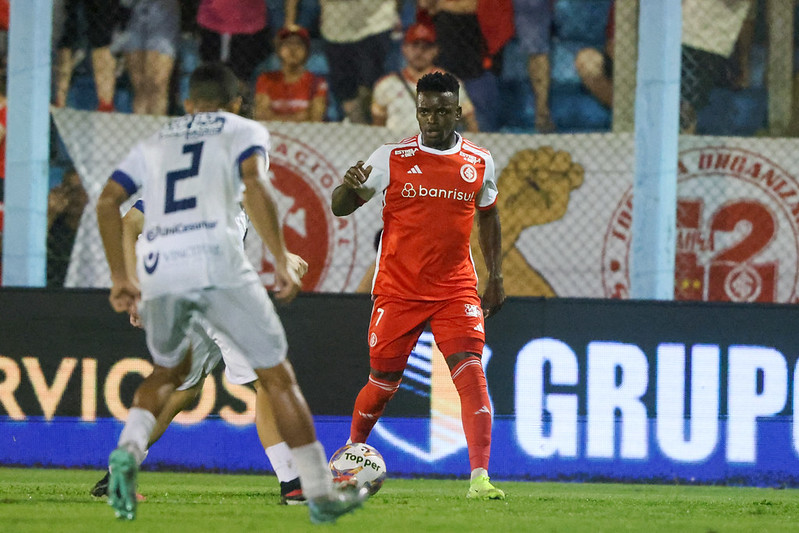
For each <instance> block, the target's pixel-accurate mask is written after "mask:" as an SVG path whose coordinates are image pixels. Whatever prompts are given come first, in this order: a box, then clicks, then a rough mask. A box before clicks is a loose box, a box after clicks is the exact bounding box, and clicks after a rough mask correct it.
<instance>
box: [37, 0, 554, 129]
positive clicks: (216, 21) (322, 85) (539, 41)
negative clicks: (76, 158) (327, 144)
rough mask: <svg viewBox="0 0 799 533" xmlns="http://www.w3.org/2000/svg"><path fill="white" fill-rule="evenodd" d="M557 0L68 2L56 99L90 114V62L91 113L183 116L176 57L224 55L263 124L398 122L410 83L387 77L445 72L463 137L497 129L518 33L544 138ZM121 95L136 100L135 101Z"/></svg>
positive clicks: (410, 78)
mask: <svg viewBox="0 0 799 533" xmlns="http://www.w3.org/2000/svg"><path fill="white" fill-rule="evenodd" d="M552 5H553V1H552V0H188V1H180V2H178V0H61V9H62V10H63V12H64V14H63V16H62V17H56V21H57V22H56V23H57V24H60V27H59V28H58V29H57V30H58V31H56V34H57V35H60V38H59V39H58V41H57V46H56V49H57V51H56V54H55V83H54V95H53V103H54V105H56V106H73V105H74V106H75V107H82V108H86V107H89V106H87V105H86V104H85V102H87V101H91V98H90V97H89V96H90V95H87V94H82V95H80V96H79V97H74V98H73V99H72V100H80V102H82V105H81V104H73V103H72V102H71V101H70V99H69V94H70V90H72V91H78V90H82V91H84V93H85V92H86V84H83V85H82V87H81V88H80V89H79V88H72V89H70V87H71V82H72V79H73V72H74V70H75V69H76V67H79V65H80V64H81V62H84V63H83V71H84V74H89V75H90V76H91V79H92V80H93V82H94V84H93V85H94V87H93V90H94V95H91V96H94V102H96V105H94V106H92V107H93V108H94V109H96V110H98V111H131V112H134V113H143V114H176V113H179V112H181V111H182V109H181V101H182V99H183V98H185V94H180V87H181V84H180V83H179V79H178V78H180V77H185V76H187V75H188V74H190V71H187V69H186V64H187V63H188V64H191V63H192V62H191V61H188V62H187V61H184V60H182V59H184V58H182V55H184V54H187V53H188V54H191V53H192V50H193V49H194V50H195V51H194V54H195V56H196V59H195V61H194V63H193V64H194V65H196V64H198V63H199V62H206V61H214V60H221V61H224V62H226V63H228V64H229V65H230V66H231V67H232V68H233V69H234V71H235V72H236V74H237V75H238V76H239V78H240V80H241V86H242V93H243V95H244V97H245V102H248V101H249V102H250V104H251V107H250V109H249V112H250V113H251V115H252V116H254V117H256V118H258V119H263V120H293V121H297V120H300V121H323V120H328V121H331V120H346V121H349V122H351V123H363V124H370V123H371V124H393V123H394V122H395V120H397V119H396V117H393V118H392V117H391V116H390V115H391V114H392V113H393V112H395V111H396V110H398V109H399V110H406V109H407V106H403V105H402V104H399V105H397V106H395V105H393V102H391V101H388V100H387V98H390V97H393V98H400V99H402V100H405V99H406V98H407V97H408V95H407V94H405V93H404V91H405V89H403V92H402V93H400V94H397V91H396V90H394V91H393V92H392V90H391V89H392V87H391V86H392V82H391V81H389V79H391V78H393V80H394V82H393V85H394V87H393V89H396V88H397V84H396V82H402V83H401V84H399V87H402V86H404V85H405V84H406V83H408V84H411V85H410V88H411V89H413V84H415V81H416V80H417V79H418V77H419V76H420V75H421V74H423V73H426V72H429V71H431V70H433V69H440V70H447V71H449V72H451V73H453V74H455V75H456V76H457V77H458V78H459V79H460V80H461V81H462V84H463V86H464V91H463V95H462V96H463V101H464V105H465V108H466V111H467V112H466V113H464V122H463V125H462V127H463V129H468V130H471V131H477V130H478V129H479V130H480V131H500V130H501V129H502V126H503V124H502V120H501V110H500V107H501V104H502V101H503V97H502V94H501V87H500V81H499V80H500V75H501V70H502V65H503V51H504V49H505V46H506V45H507V44H508V42H509V41H511V39H514V38H516V36H517V35H518V39H519V42H520V43H521V46H522V49H523V50H524V53H525V54H529V74H530V87H531V89H532V93H533V94H534V95H535V97H534V100H533V104H532V105H534V107H535V115H536V120H535V131H539V132H543V133H548V132H552V131H555V129H556V126H555V124H554V123H553V121H552V119H551V115H550V110H549V86H550V83H549V78H550V67H549V60H548V54H549V41H550V37H551V25H552V16H551V15H552ZM514 13H516V17H515V18H514ZM299 24H305V25H306V26H307V27H302V26H300V25H299ZM408 35H410V36H411V37H407V36H408ZM418 35H422V38H419V39H417V38H415V36H418ZM412 37H413V38H412ZM187 43H188V44H187ZM192 43H193V44H194V48H193V47H192V46H191V44H192ZM312 56H313V57H315V58H316V59H317V60H316V62H315V64H314V65H313V66H311V65H309V64H308V63H309V60H310V59H312ZM319 58H323V61H322V63H321V65H320V62H319V60H318V59H319ZM320 66H321V68H320ZM120 88H121V89H122V90H124V91H127V92H128V93H129V95H130V96H129V98H128V99H127V100H125V99H124V98H122V97H121V96H120V94H119V92H120ZM378 88H379V89H380V90H376V89H378ZM392 95H393V96H392ZM115 96H116V98H115ZM94 102H93V103H94ZM472 103H473V105H472Z"/></svg>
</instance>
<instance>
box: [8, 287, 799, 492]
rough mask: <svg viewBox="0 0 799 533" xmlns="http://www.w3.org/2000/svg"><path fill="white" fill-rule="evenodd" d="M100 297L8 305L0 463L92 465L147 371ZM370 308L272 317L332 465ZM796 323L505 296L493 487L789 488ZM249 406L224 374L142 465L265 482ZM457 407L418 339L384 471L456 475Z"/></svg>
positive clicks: (733, 309)
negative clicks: (612, 483)
mask: <svg viewBox="0 0 799 533" xmlns="http://www.w3.org/2000/svg"><path fill="white" fill-rule="evenodd" d="M106 298H107V292H105V291H102V290H93V289H92V290H66V291H47V290H42V289H3V290H0V464H5V465H44V466H63V467H91V468H102V467H103V465H104V464H105V461H106V458H107V455H108V452H109V451H110V450H111V449H112V448H113V447H114V445H115V442H116V438H117V435H118V433H119V431H120V429H121V427H122V423H121V421H120V420H123V419H124V417H125V415H126V412H127V406H128V405H129V404H130V400H131V398H132V394H133V391H134V389H135V387H136V385H137V383H138V382H139V381H140V380H141V379H142V376H143V375H146V374H147V372H149V369H150V366H149V362H148V360H149V358H148V356H147V349H146V346H145V342H144V335H143V333H142V332H141V331H140V330H137V329H135V328H132V327H131V326H130V325H129V324H128V322H127V317H126V316H123V315H116V314H114V313H113V312H112V311H111V310H110V308H109V306H108V303H107V299H106ZM370 308H371V303H370V300H369V298H368V297H367V296H364V295H329V294H318V293H315V294H304V295H301V296H300V297H299V298H298V299H297V300H296V301H295V302H293V303H292V304H291V305H290V306H286V307H280V308H279V313H280V314H281V316H282V318H283V320H284V324H285V326H286V331H287V335H288V337H289V343H290V346H291V348H290V358H291V360H292V362H293V364H294V366H295V368H296V371H297V376H298V379H299V381H300V384H301V386H302V388H303V390H304V392H305V394H306V396H307V399H308V402H309V404H310V407H311V409H312V411H313V412H314V415H315V418H316V422H317V430H318V433H319V437H320V440H321V441H322V442H323V444H324V445H325V447H326V449H327V451H328V453H332V452H333V451H334V450H335V449H336V448H338V447H339V446H340V445H342V444H343V443H344V442H345V441H346V439H347V436H348V432H349V414H350V412H351V409H352V404H353V401H354V398H355V396H356V394H357V393H358V390H359V389H360V387H361V386H362V384H363V382H364V380H365V378H366V375H367V372H368V355H367V345H366V339H365V332H366V324H367V321H368V317H369V313H370ZM798 321H799V309H797V308H796V307H795V306H790V305H784V304H746V305H743V304H730V303H704V302H655V301H619V300H590V299H529V298H528V299H524V298H511V299H509V301H508V302H507V303H506V305H505V307H504V308H503V310H502V312H501V313H500V314H499V315H497V316H496V317H495V318H492V319H490V320H489V321H488V322H487V346H486V351H485V353H484V358H483V359H484V366H485V368H486V374H487V376H488V383H489V392H490V394H491V397H492V402H493V407H494V412H495V421H494V422H495V424H494V431H493V445H492V447H493V450H492V451H493V453H492V465H491V466H492V474H493V476H494V477H496V478H506V479H552V480H561V479H562V480H584V481H587V480H617V481H640V482H685V483H691V482H696V483H713V484H715V483H725V484H742V485H769V486H799V476H797V472H799V427H797V425H796V424H795V423H794V418H793V412H794V406H795V404H796V403H797V402H799V393H798V392H797V391H796V389H795V388H794V382H795V379H796V373H797V372H799V367H797V354H799V339H797V338H796V336H795V335H794V334H793V331H794V330H795V328H794V325H795V324H796V323H797V322H798ZM253 400H254V393H253V392H252V391H250V390H249V389H247V388H243V387H236V386H232V385H230V384H228V383H227V382H226V381H225V380H224V378H223V377H222V372H221V369H217V371H216V372H215V373H214V374H213V376H211V377H210V378H209V379H208V380H207V381H206V383H205V386H204V389H203V394H202V395H201V398H200V399H199V401H198V403H197V404H196V405H195V406H194V408H193V409H191V410H189V411H188V412H184V413H183V414H181V415H180V417H179V419H178V422H177V423H175V424H173V426H172V427H171V428H170V429H169V430H168V431H167V432H166V434H165V435H164V437H163V438H162V439H161V441H159V442H158V443H157V444H156V445H155V446H154V447H153V449H152V451H151V453H150V455H149V457H148V459H147V462H146V463H145V467H147V468H153V469H157V468H165V469H166V468H168V469H205V470H215V471H266V470H268V462H267V461H266V459H265V457H264V454H263V450H262V449H261V448H260V445H259V442H258V438H257V435H256V432H255V427H254V425H253V423H252V422H253V406H254V404H253ZM459 412H460V407H459V402H458V399H457V394H456V393H455V391H454V388H453V387H452V385H451V382H450V380H449V374H448V371H447V369H446V365H445V363H443V361H442V360H441V357H440V356H438V354H437V349H436V347H435V344H434V342H433V340H432V336H431V335H430V334H429V333H425V334H424V335H423V336H422V338H421V339H420V341H419V343H418V344H417V347H416V349H415V351H414V353H413V354H412V356H411V359H410V364H409V369H408V371H407V372H406V375H405V378H404V380H403V385H402V388H401V390H400V391H399V392H398V395H397V397H396V398H395V399H394V401H393V402H392V403H391V404H390V405H389V406H388V409H387V411H386V414H385V416H384V419H383V420H381V422H380V423H379V425H378V426H377V427H376V429H375V431H374V432H373V434H372V436H371V437H370V443H371V444H373V445H375V446H376V447H377V448H378V449H379V450H380V451H381V452H382V453H383V455H384V456H385V458H386V461H387V464H388V470H389V473H390V474H393V475H402V476H411V475H420V476H453V475H465V474H466V473H467V472H468V456H467V453H466V447H465V441H464V440H463V437H462V434H461V432H460V415H459Z"/></svg>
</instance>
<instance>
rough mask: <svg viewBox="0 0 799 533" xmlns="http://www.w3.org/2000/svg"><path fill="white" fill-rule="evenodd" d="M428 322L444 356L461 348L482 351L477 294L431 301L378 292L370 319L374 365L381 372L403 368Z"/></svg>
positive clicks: (481, 326)
mask: <svg viewBox="0 0 799 533" xmlns="http://www.w3.org/2000/svg"><path fill="white" fill-rule="evenodd" d="M428 322H429V323H430V328H431V329H432V331H433V337H435V339H436V345H437V346H438V349H439V350H441V353H442V354H444V357H449V356H450V355H453V354H456V353H461V352H470V353H476V354H482V353H483V346H484V345H485V326H484V324H483V311H482V309H481V308H480V298H478V297H477V295H476V294H475V295H474V296H464V297H458V298H456V299H453V300H445V301H431V302H428V301H419V300H403V299H401V298H393V297H390V296H378V297H377V298H376V299H375V302H374V307H372V318H371V320H370V322H369V336H368V339H369V358H370V361H371V365H372V368H374V369H375V370H379V371H381V372H399V371H402V370H404V369H405V364H406V363H407V362H408V356H409V355H410V354H411V351H412V350H413V347H414V346H415V345H416V341H417V340H418V339H419V335H421V334H422V331H424V327H425V325H427V323H428Z"/></svg>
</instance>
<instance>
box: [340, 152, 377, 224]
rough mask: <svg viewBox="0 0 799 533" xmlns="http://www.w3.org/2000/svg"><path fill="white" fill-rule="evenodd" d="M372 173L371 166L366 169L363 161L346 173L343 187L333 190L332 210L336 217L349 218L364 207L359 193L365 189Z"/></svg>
mask: <svg viewBox="0 0 799 533" xmlns="http://www.w3.org/2000/svg"><path fill="white" fill-rule="evenodd" d="M371 172H372V167H371V165H370V166H368V167H366V168H364V167H363V161H358V162H357V163H355V165H353V166H351V167H350V168H349V169H348V170H347V172H345V173H344V177H343V178H342V180H341V185H339V186H338V187H336V188H335V189H333V199H332V202H331V208H332V210H333V214H334V215H336V216H337V217H343V216H347V215H349V214H350V213H352V212H353V211H355V210H356V209H358V208H359V207H361V206H362V205H363V203H364V201H363V199H362V198H361V197H360V196H359V195H358V192H357V191H359V190H362V189H363V184H364V182H365V181H366V179H367V178H368V177H369V174H370V173H371Z"/></svg>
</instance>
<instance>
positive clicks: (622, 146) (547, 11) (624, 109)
mask: <svg viewBox="0 0 799 533" xmlns="http://www.w3.org/2000/svg"><path fill="white" fill-rule="evenodd" d="M682 2H683V21H684V23H683V43H682V44H683V46H682V69H681V80H682V81H681V90H680V96H681V106H680V128H681V134H682V135H681V137H680V161H679V176H678V180H679V182H678V196H679V201H678V216H677V225H678V227H677V228H676V229H677V232H676V233H677V263H676V264H677V273H676V279H675V297H676V298H678V299H700V300H732V301H793V300H794V299H795V293H796V289H797V283H799V281H798V280H799V267H797V264H798V263H799V221H797V218H798V217H797V216H796V215H797V212H799V207H797V206H798V205H799V204H797V200H795V198H799V170H797V162H799V161H797V159H796V157H797V156H796V155H795V154H796V153H799V151H797V147H799V145H797V143H796V142H795V141H794V140H793V139H792V138H791V136H792V135H794V134H796V133H797V132H799V113H797V112H796V101H795V100H796V99H795V98H794V97H793V92H795V89H794V83H793V78H794V70H795V69H794V52H795V49H796V45H795V37H794V24H793V21H794V15H795V6H794V3H793V2H792V1H790V0H786V1H781V0H682ZM55 10H56V11H55V13H54V39H53V43H54V44H53V66H54V69H53V104H54V106H55V107H54V109H53V117H54V124H55V126H56V127H55V128H54V134H53V139H52V154H53V156H52V172H51V174H52V180H51V181H52V184H53V186H54V189H53V193H52V194H51V201H50V208H51V212H52V213H53V216H52V217H48V218H49V219H50V220H51V221H52V223H53V226H52V227H51V231H50V233H51V239H50V240H51V241H53V243H55V242H56V241H58V240H61V241H63V242H60V243H59V244H58V245H53V246H52V247H51V248H52V251H53V256H54V258H53V259H54V260H53V262H52V264H50V262H48V270H49V272H48V283H49V284H50V283H51V284H53V285H61V284H63V285H65V286H67V287H98V286H107V285H108V283H109V282H108V274H107V271H106V270H105V265H104V260H103V252H102V247H101V244H100V240H99V236H98V232H97V228H96V217H95V215H94V202H95V201H96V198H97V196H98V195H99V192H100V190H101V188H102V185H103V183H104V182H105V180H106V179H107V177H108V176H109V175H110V172H111V171H112V170H113V168H114V166H115V165H116V164H117V163H118V162H119V160H120V159H121V158H122V157H123V156H124V154H125V153H126V151H127V150H128V149H129V148H130V147H131V146H132V145H133V144H134V143H135V142H136V141H137V140H139V139H140V138H142V137H143V136H145V135H147V134H148V133H150V132H152V131H153V130H154V129H156V128H157V127H158V126H159V125H160V124H162V123H163V122H164V121H166V120H167V119H168V116H174V115H179V114H181V113H183V106H182V102H183V99H184V98H185V97H186V96H187V81H188V77H189V76H190V74H191V72H192V71H193V69H194V68H196V66H197V65H199V64H201V63H203V62H206V61H214V60H222V61H226V62H227V63H229V64H230V65H231V66H232V67H233V69H234V71H235V72H236V74H237V75H238V76H239V79H240V82H241V89H242V95H243V97H244V100H245V103H246V105H245V109H244V112H245V113H247V114H249V115H250V116H252V117H254V118H256V119H258V120H263V121H265V123H266V125H267V126H268V128H269V130H270V132H271V134H272V140H273V147H272V153H271V154H270V155H271V158H272V168H271V174H270V176H271V179H272V182H273V185H274V186H275V190H276V192H277V197H278V202H279V205H280V209H281V215H282V219H283V223H284V232H285V234H286V238H287V241H288V243H289V246H290V247H291V248H292V249H293V250H294V251H296V252H298V253H300V254H301V255H304V256H305V257H306V258H307V259H308V260H309V263H310V264H311V270H310V272H309V274H308V276H307V277H306V279H305V285H304V289H305V290H309V291H324V292H351V291H356V290H368V285H369V283H368V282H369V279H370V278H369V276H370V267H371V265H372V263H373V260H374V252H375V247H374V240H375V234H376V233H377V232H378V231H379V230H380V227H381V219H380V206H379V205H371V204H376V203H377V202H370V204H367V206H365V207H364V208H362V209H361V210H359V211H358V212H357V213H356V214H355V215H353V216H352V217H349V218H345V219H337V218H335V217H333V215H332V214H331V213H330V209H329V201H330V200H329V199H330V192H331V191H332V189H333V187H335V185H337V184H338V183H339V180H340V176H341V175H343V173H344V171H345V170H346V168H348V167H349V166H350V165H351V164H353V163H354V162H355V161H357V160H359V159H365V158H366V157H367V156H368V155H369V154H370V153H371V152H372V151H373V150H374V149H376V148H377V147H378V146H379V145H380V144H382V143H384V142H391V141H397V140H399V139H402V138H404V137H406V136H408V135H410V134H413V133H414V132H415V131H417V130H416V125H415V118H414V96H413V91H414V86H415V79H416V78H417V77H418V75H419V73H420V72H423V71H427V70H429V69H433V68H437V69H446V70H449V71H450V72H452V73H453V74H455V75H456V76H457V77H458V78H459V79H460V80H461V82H462V88H463V93H462V95H461V103H462V106H463V109H464V115H465V119H464V121H463V123H462V124H461V130H462V131H463V133H464V135H465V136H466V137H467V138H469V139H471V140H473V141H474V142H476V143H477V144H479V145H482V146H484V147H485V148H487V149H489V150H490V151H491V152H492V154H493V156H494V159H495V163H496V169H497V176H498V183H499V189H500V196H499V200H498V205H499V209H500V214H501V218H502V225H503V253H504V273H505V279H506V290H507V292H508V294H511V295H531V296H575V297H599V298H625V297H627V296H628V287H629V276H628V263H629V243H630V229H631V224H630V220H631V215H632V209H631V201H632V180H633V167H634V139H633V136H632V132H633V127H634V109H635V82H636V76H635V72H636V61H637V44H638V40H639V35H638V31H637V27H638V26H637V13H638V0H615V1H614V0H462V1H456V2H443V1H436V0H418V1H415V0H405V1H403V0H248V1H243V0H242V1H237V2H223V1H219V0H217V1H212V0H203V1H200V0H193V1H185V0H184V1H180V2H179V1H178V0H119V1H117V0H61V1H59V0H56V2H55ZM72 169H75V170H76V172H77V175H78V176H79V177H80V181H81V182H82V185H83V189H84V191H85V192H84V193H81V191H80V190H79V189H80V187H77V188H76V187H72V188H69V187H66V186H65V185H59V184H60V183H61V177H62V176H67V177H68V176H70V175H71V174H70V173H71V172H72ZM65 183H70V181H69V179H68V178H67V180H65ZM67 189H69V190H67ZM76 189H77V190H76ZM59 206H61V207H59ZM64 206H68V207H64ZM84 206H85V207H84ZM80 209H83V212H82V217H76V216H75V213H76V212H77V213H80ZM70 213H71V214H70ZM251 233H254V232H251ZM248 239H249V238H248ZM73 241H74V243H73ZM64 249H66V250H71V252H70V254H69V260H68V261H64V260H63V257H64V252H63V250H64ZM247 249H248V253H249V255H250V257H251V259H252V260H253V263H254V264H255V265H256V267H257V268H258V269H259V271H260V272H261V273H262V277H263V280H264V283H265V284H267V285H268V284H270V283H271V277H270V276H271V272H272V266H271V263H270V258H269V256H268V254H267V253H266V252H264V250H263V246H262V245H261V244H260V243H259V242H257V240H254V239H250V240H249V242H248V243H247ZM474 249H475V253H476V257H475V260H476V263H477V265H478V271H479V272H482V266H481V265H482V261H481V258H480V257H478V256H479V252H478V251H477V250H478V248H477V247H474ZM59 250H60V251H59ZM59 254H60V256H61V261H60V262H59V261H57V260H56V259H57V258H56V257H55V256H57V255H59ZM59 269H60V270H59Z"/></svg>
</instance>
